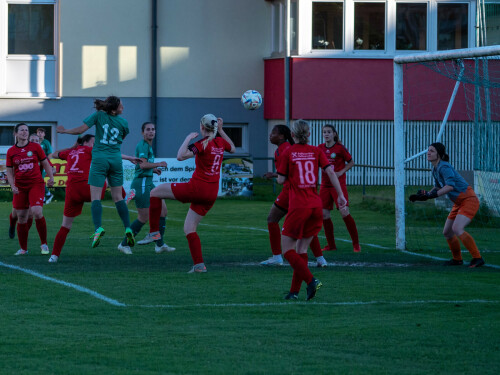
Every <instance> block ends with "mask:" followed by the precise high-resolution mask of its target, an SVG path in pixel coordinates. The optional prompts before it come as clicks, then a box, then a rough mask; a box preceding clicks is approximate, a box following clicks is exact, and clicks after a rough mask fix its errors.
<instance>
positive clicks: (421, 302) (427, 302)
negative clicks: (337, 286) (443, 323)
mask: <svg viewBox="0 0 500 375" xmlns="http://www.w3.org/2000/svg"><path fill="white" fill-rule="evenodd" d="M499 302H500V301H494V300H493V301H488V300H482V299H473V300H463V301H458V300H457V301H453V300H451V301H446V300H419V301H352V302H350V301H346V302H305V301H304V302H299V301H291V302H264V303H199V304H192V305H128V307H139V308H159V309H189V308H196V307H270V306H271V307H272V306H291V305H316V306H366V305H399V306H404V305H431V304H454V305H457V304H466V303H472V304H479V303H491V304H497V303H499Z"/></svg>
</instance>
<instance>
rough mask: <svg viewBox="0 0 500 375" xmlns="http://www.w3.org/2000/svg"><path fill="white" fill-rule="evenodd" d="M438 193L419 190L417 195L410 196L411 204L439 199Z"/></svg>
mask: <svg viewBox="0 0 500 375" xmlns="http://www.w3.org/2000/svg"><path fill="white" fill-rule="evenodd" d="M437 192H438V191H437V190H436V189H434V190H432V191H425V190H419V191H417V194H412V195H410V202H416V201H421V202H423V201H426V200H428V199H434V198H437V197H438V193H437Z"/></svg>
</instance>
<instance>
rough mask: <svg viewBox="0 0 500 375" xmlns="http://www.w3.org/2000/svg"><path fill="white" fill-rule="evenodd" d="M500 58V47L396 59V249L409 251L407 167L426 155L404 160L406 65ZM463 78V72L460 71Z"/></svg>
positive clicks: (453, 95) (402, 56) (398, 57)
mask: <svg viewBox="0 0 500 375" xmlns="http://www.w3.org/2000/svg"><path fill="white" fill-rule="evenodd" d="M497 55H500V46H489V47H477V48H465V49H456V50H449V51H441V52H432V53H419V54H411V55H400V56H396V57H395V58H394V64H393V65H394V76H393V77H394V185H395V208H396V248H397V249H399V250H404V249H406V236H405V163H407V162H409V161H410V160H413V159H414V158H416V157H418V156H420V155H423V154H424V153H425V151H423V152H420V153H419V154H417V155H414V156H412V157H411V158H409V159H407V160H405V156H406V155H405V152H406V151H405V149H406V147H405V145H406V142H405V136H404V110H403V104H404V102H403V64H409V63H419V62H426V61H442V60H457V59H466V58H476V57H488V56H497ZM461 74H462V71H461ZM459 84H460V81H459V80H457V83H456V85H455V89H454V91H453V94H452V98H451V100H450V104H449V105H448V109H447V111H446V115H445V119H444V120H443V123H442V125H441V129H440V131H439V134H438V137H437V140H439V139H440V137H441V135H442V133H443V130H444V125H445V124H446V120H447V116H448V114H449V111H450V110H451V105H452V104H453V100H454V98H455V95H456V92H457V91H458V86H459Z"/></svg>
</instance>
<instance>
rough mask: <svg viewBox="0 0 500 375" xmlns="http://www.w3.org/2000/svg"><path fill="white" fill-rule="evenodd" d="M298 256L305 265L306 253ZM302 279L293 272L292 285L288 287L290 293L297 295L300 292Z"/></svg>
mask: <svg viewBox="0 0 500 375" xmlns="http://www.w3.org/2000/svg"><path fill="white" fill-rule="evenodd" d="M299 256H300V257H301V258H302V259H303V260H304V262H306V263H307V253H304V254H299ZM302 281H303V280H302V279H301V278H300V277H299V275H298V274H297V272H295V271H293V276H292V285H291V286H290V292H292V293H298V292H300V287H301V286H302Z"/></svg>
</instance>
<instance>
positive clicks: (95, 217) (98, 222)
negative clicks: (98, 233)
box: [90, 200, 102, 230]
mask: <svg viewBox="0 0 500 375" xmlns="http://www.w3.org/2000/svg"><path fill="white" fill-rule="evenodd" d="M90 212H91V213H92V221H93V223H94V227H95V230H97V229H99V227H100V226H102V204H101V201H100V200H95V201H92V204H91V206H90Z"/></svg>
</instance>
